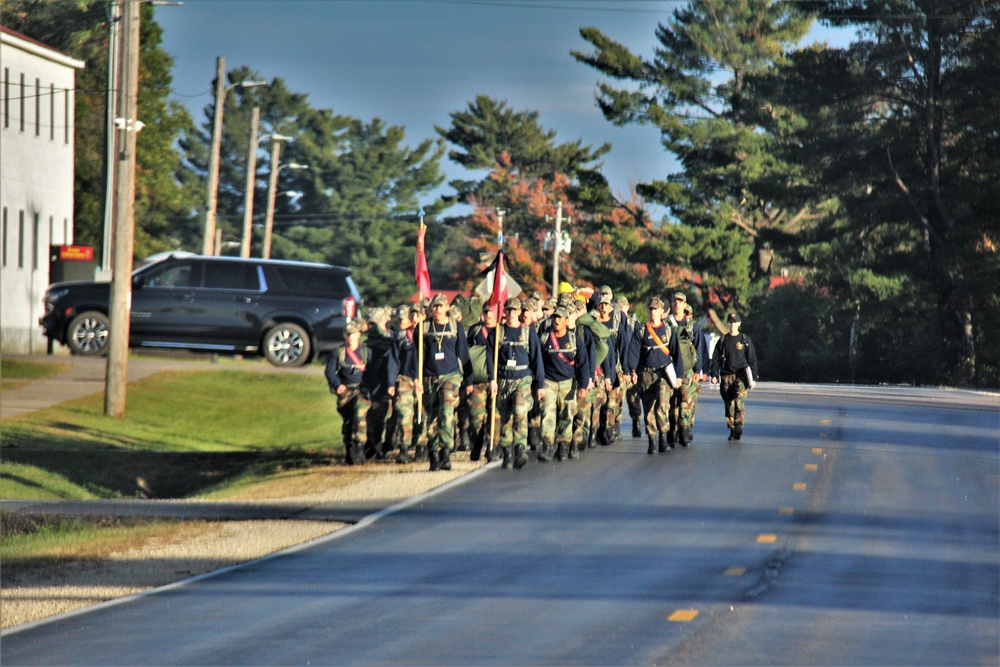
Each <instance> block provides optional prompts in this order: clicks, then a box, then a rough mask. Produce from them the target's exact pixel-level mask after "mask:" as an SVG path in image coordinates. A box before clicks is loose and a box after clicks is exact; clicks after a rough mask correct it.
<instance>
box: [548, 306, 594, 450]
mask: <svg viewBox="0 0 1000 667" xmlns="http://www.w3.org/2000/svg"><path fill="white" fill-rule="evenodd" d="M555 316H557V317H565V318H567V319H568V318H569V311H568V310H567V309H566V308H558V309H556V311H555ZM541 344H542V362H543V364H544V366H545V397H544V399H543V400H542V447H541V450H540V451H539V452H538V460H539V461H548V460H549V458H550V457H551V456H552V447H553V443H554V444H555V458H556V460H557V461H562V460H563V458H564V457H565V456H567V455H569V454H570V453H571V451H572V446H573V418H574V417H575V416H576V398H577V392H578V391H579V390H581V389H588V388H590V386H591V385H592V383H593V376H594V371H593V368H592V367H591V359H590V357H589V356H588V346H587V343H586V341H585V340H584V337H583V335H581V333H579V332H577V331H575V330H572V329H568V330H567V331H566V334H565V335H563V336H561V337H559V336H556V332H555V328H554V327H553V328H550V329H548V331H547V332H546V333H545V335H543V336H542V337H541Z"/></svg>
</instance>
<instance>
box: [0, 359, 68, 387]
mask: <svg viewBox="0 0 1000 667" xmlns="http://www.w3.org/2000/svg"><path fill="white" fill-rule="evenodd" d="M67 368H69V364H58V363H56V364H53V363H48V362H44V363H39V362H37V361H27V360H25V359H5V358H3V357H0V387H2V388H3V389H16V388H17V387H20V386H21V385H23V384H26V383H27V381H29V380H41V379H43V378H47V377H52V376H53V375H58V374H59V373H62V372H63V371H64V370H66V369H67Z"/></svg>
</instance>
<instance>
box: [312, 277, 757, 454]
mask: <svg viewBox="0 0 1000 667" xmlns="http://www.w3.org/2000/svg"><path fill="white" fill-rule="evenodd" d="M588 292H590V290H574V289H573V288H572V287H571V286H570V285H568V284H566V283H563V285H562V286H561V288H560V294H559V295H558V297H555V298H552V299H548V300H543V299H542V298H541V297H540V296H539V295H538V294H534V295H532V296H531V297H529V298H526V299H524V300H523V301H522V300H521V299H518V298H512V299H508V300H507V302H506V303H505V304H504V308H503V321H501V322H497V321H496V316H495V314H494V312H493V309H492V308H491V307H490V306H489V305H488V304H483V305H482V309H481V315H480V318H479V320H478V321H475V322H471V323H463V321H462V320H463V313H462V310H461V309H460V308H459V307H458V306H457V305H453V304H449V303H448V299H447V298H446V297H445V296H444V295H443V294H437V295H436V296H434V298H432V299H431V300H430V301H429V302H428V301H426V300H425V301H423V302H422V303H418V304H414V305H412V306H400V307H398V308H396V309H390V308H373V309H371V310H370V311H369V313H368V317H367V319H366V320H357V321H352V322H349V323H348V324H347V327H346V329H345V332H344V337H345V344H344V345H343V346H342V347H341V348H340V349H339V350H338V351H336V352H335V353H333V354H331V355H330V358H329V360H328V362H327V365H326V378H327V381H328V383H329V385H330V391H331V392H333V393H335V394H336V395H337V410H338V412H339V413H340V415H341V417H342V418H343V431H342V434H343V440H344V447H345V450H346V462H347V463H348V464H351V465H358V464H363V463H365V462H366V461H368V460H372V459H387V458H390V457H393V456H394V457H395V460H396V462H398V463H409V462H411V461H427V462H429V464H430V469H431V470H450V469H451V453H452V452H453V451H469V452H470V458H471V459H472V460H473V461H478V460H480V459H482V458H484V457H485V458H486V459H487V460H489V461H494V460H497V459H502V460H503V467H504V468H509V467H513V468H515V469H517V468H522V467H524V465H526V464H527V463H528V461H529V457H530V453H531V452H534V454H535V459H536V460H537V461H539V462H547V461H553V460H555V461H563V460H566V459H573V458H576V457H578V456H580V454H581V453H582V452H584V451H585V450H587V449H588V448H592V447H597V446H610V445H612V444H614V443H615V442H617V441H618V440H619V439H620V438H621V427H622V417H623V412H624V411H625V409H626V407H627V410H628V414H629V417H630V418H631V428H632V436H633V437H641V436H642V434H643V430H642V425H644V430H645V435H646V437H647V438H648V448H647V453H648V454H650V455H653V454H667V453H669V452H670V451H671V450H672V449H673V448H674V447H675V446H680V447H688V446H689V445H690V444H691V442H692V439H693V435H692V429H693V428H694V421H695V409H696V407H697V403H698V393H699V391H700V388H701V382H703V381H705V380H707V379H708V378H709V376H711V379H712V382H713V383H716V382H720V383H721V393H722V396H723V399H724V402H725V407H726V422H727V426H728V428H729V439H730V440H739V439H740V437H741V435H742V432H743V421H744V415H745V400H746V396H747V391H748V390H749V389H750V388H752V387H753V386H754V384H755V382H756V380H757V378H758V376H757V359H756V354H755V353H754V349H753V344H752V341H750V339H749V337H748V336H747V335H746V334H743V333H740V332H739V327H740V317H739V315H737V314H735V313H733V314H730V315H729V316H728V318H727V319H728V324H729V333H727V334H726V335H725V336H723V337H722V338H721V339H720V340H719V342H718V344H717V345H716V347H715V350H714V353H713V355H712V356H711V357H710V356H709V354H708V343H707V339H706V337H705V336H704V335H703V333H702V331H701V329H700V327H699V326H698V325H697V324H696V323H695V320H694V317H693V313H692V309H691V307H690V306H689V305H688V303H687V297H686V296H685V294H684V293H683V292H678V293H676V294H674V295H673V298H672V300H671V302H670V303H669V304H667V303H664V302H663V300H662V299H661V298H660V297H652V298H651V299H649V301H648V302H647V304H646V305H647V307H648V311H649V321H647V322H640V321H639V320H638V318H636V316H635V315H633V314H630V313H629V306H630V304H629V302H628V299H626V298H625V297H623V296H619V297H617V298H615V295H614V294H613V293H612V291H611V288H610V287H607V286H604V287H601V288H600V289H599V290H598V291H596V292H591V293H589V294H588ZM460 298H464V297H460ZM470 305H471V304H470ZM467 312H468V311H467ZM466 324H468V326H466ZM497 336H499V337H500V345H499V349H498V350H497V348H496V344H497ZM421 340H423V346H422V348H421V346H420V341H421ZM421 364H422V367H423V373H422V374H421V373H420V368H421Z"/></svg>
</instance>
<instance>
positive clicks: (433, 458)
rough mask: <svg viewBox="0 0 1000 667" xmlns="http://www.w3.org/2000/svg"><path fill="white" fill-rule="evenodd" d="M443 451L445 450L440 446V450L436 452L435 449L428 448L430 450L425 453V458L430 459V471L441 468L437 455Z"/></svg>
mask: <svg viewBox="0 0 1000 667" xmlns="http://www.w3.org/2000/svg"><path fill="white" fill-rule="evenodd" d="M444 451H445V450H444V448H443V447H442V448H441V451H440V452H437V451H435V450H434V449H431V450H430V451H429V452H428V453H427V458H428V460H430V462H431V472H434V471H436V470H440V469H441V459H440V458H438V457H439V456H440V454H441V453H443V452H444Z"/></svg>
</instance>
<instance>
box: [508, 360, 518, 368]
mask: <svg viewBox="0 0 1000 667" xmlns="http://www.w3.org/2000/svg"><path fill="white" fill-rule="evenodd" d="M515 366H517V360H516V359H508V360H507V368H514V367H515Z"/></svg>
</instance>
